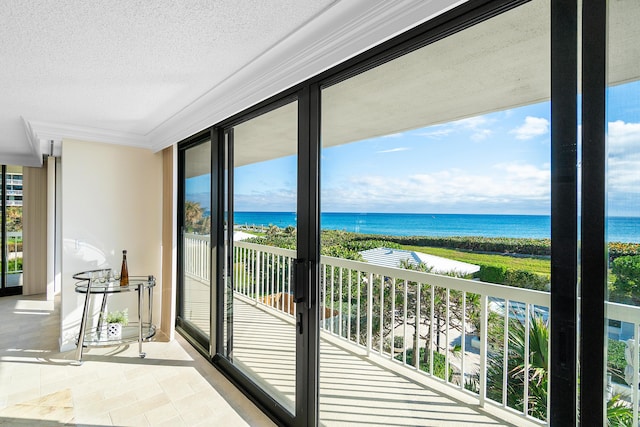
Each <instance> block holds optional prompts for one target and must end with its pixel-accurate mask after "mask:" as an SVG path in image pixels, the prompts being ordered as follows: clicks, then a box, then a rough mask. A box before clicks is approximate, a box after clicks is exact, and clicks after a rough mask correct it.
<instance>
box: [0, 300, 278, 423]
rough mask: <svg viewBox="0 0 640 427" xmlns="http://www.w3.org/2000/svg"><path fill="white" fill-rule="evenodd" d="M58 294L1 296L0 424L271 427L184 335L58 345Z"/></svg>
mask: <svg viewBox="0 0 640 427" xmlns="http://www.w3.org/2000/svg"><path fill="white" fill-rule="evenodd" d="M56 308H57V305H56V304H55V303H54V302H53V301H46V300H43V297H42V296H35V297H23V296H15V297H3V298H0V426H11V425H17V426H63V425H64V426H172V427H173V426H218V425H219V426H243V425H249V426H272V425H274V424H273V423H272V422H271V421H270V420H269V419H268V418H267V417H266V416H265V415H264V414H263V413H262V412H261V411H260V410H258V408H257V407H256V406H255V405H253V404H252V403H251V402H250V401H249V400H248V399H247V398H246V397H245V396H244V395H243V394H242V393H241V392H240V391H239V390H238V389H237V388H235V387H234V386H233V385H232V384H231V383H229V381H227V380H226V379H225V378H224V377H223V376H222V375H221V374H220V373H219V372H218V371H217V370H216V369H215V368H214V367H213V366H211V365H210V364H209V363H208V362H207V361H206V360H205V359H204V358H203V357H201V356H200V355H199V354H198V353H197V352H196V351H195V350H194V349H193V348H192V347H191V346H190V345H189V344H188V343H186V341H184V339H182V338H181V337H179V336H178V337H177V338H176V340H174V341H172V342H166V340H164V342H163V340H161V339H158V340H157V341H154V342H149V343H145V344H144V351H145V352H146V353H147V357H146V358H145V359H140V358H139V357H138V349H137V344H132V345H125V346H118V347H106V348H91V349H88V350H86V351H85V353H84V358H83V359H84V363H83V364H82V365H81V366H77V365H75V364H74V357H75V351H70V352H65V353H60V352H59V351H58V336H59V323H60V321H59V315H58V312H57V310H56Z"/></svg>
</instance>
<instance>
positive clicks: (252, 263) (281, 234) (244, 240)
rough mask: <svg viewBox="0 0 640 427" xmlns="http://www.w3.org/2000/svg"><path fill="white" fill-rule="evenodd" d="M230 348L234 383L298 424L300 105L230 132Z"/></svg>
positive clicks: (226, 302)
mask: <svg viewBox="0 0 640 427" xmlns="http://www.w3.org/2000/svg"><path fill="white" fill-rule="evenodd" d="M223 140H224V150H223V151H224V163H225V168H224V169H225V173H224V175H225V178H224V190H223V192H224V202H223V204H224V229H225V234H224V236H225V238H224V278H223V281H224V282H223V283H224V285H223V286H224V297H223V304H222V306H223V310H224V313H223V316H222V318H223V323H224V339H223V348H221V349H219V354H221V355H222V357H223V358H224V360H225V362H226V363H228V365H227V366H228V368H229V370H230V371H231V372H232V375H235V376H237V378H238V379H239V381H242V382H244V383H245V384H247V387H248V388H249V389H250V390H251V391H252V392H253V393H256V394H257V395H258V398H259V399H261V401H262V402H265V403H266V404H269V405H272V406H273V407H275V408H276V409H275V411H276V413H277V416H278V418H280V419H283V420H287V423H292V422H295V421H294V420H295V419H296V415H297V413H298V412H299V411H298V410H297V407H296V404H297V403H298V392H299V378H300V377H299V373H298V366H297V363H298V356H299V354H298V346H299V344H298V343H299V340H300V339H301V336H302V334H303V329H302V327H301V326H300V318H301V316H302V315H303V313H302V312H301V311H300V307H299V304H297V303H296V298H295V296H294V294H295V292H296V285H299V284H300V283H301V280H302V278H301V277H296V275H295V274H294V270H295V269H296V265H297V263H298V258H299V256H298V250H297V245H298V239H297V230H298V208H297V203H298V191H299V187H298V167H299V166H298V163H299V156H298V102H297V101H288V102H286V103H284V105H280V106H277V107H275V108H274V107H271V108H269V109H268V110H267V111H266V112H262V114H259V115H256V116H254V117H251V118H249V119H247V120H245V121H242V122H241V123H238V124H235V125H233V126H230V127H228V128H226V129H225V131H224V139H223Z"/></svg>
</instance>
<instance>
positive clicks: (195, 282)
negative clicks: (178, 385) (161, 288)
mask: <svg viewBox="0 0 640 427" xmlns="http://www.w3.org/2000/svg"><path fill="white" fill-rule="evenodd" d="M184 173H185V175H184V176H185V182H184V184H183V185H184V217H183V219H182V220H183V230H182V239H183V242H182V243H183V260H182V262H183V267H184V273H183V274H184V276H183V278H182V283H183V285H182V289H183V292H182V313H180V315H181V317H182V319H183V320H184V321H186V322H188V323H189V324H191V325H192V326H194V327H195V328H197V330H199V331H200V332H202V333H203V334H204V335H205V336H206V337H207V338H208V337H209V336H210V330H211V320H210V319H211V317H210V316H211V314H210V313H211V276H210V274H211V263H210V260H211V242H210V239H211V141H207V142H204V143H202V144H199V145H197V146H195V147H192V148H189V149H187V150H186V151H185V155H184Z"/></svg>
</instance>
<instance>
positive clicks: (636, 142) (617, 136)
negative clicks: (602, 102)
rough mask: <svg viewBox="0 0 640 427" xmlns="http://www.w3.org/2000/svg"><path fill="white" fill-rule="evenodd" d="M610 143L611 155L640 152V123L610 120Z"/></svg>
mask: <svg viewBox="0 0 640 427" xmlns="http://www.w3.org/2000/svg"><path fill="white" fill-rule="evenodd" d="M608 145H609V156H619V155H624V154H627V153H629V152H636V153H638V152H640V123H625V122H623V121H622V120H617V121H615V122H609V126H608Z"/></svg>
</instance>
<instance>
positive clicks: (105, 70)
mask: <svg viewBox="0 0 640 427" xmlns="http://www.w3.org/2000/svg"><path fill="white" fill-rule="evenodd" d="M331 3H333V0H312V1H311V0H307V1H300V0H280V1H277V2H258V1H251V0H215V1H212V0H200V1H198V0H195V1H191V0H162V1H149V0H144V1H143V0H112V1H109V2H98V1H87V0H65V1H60V2H57V1H45V0H43V1H34V0H23V1H15V0H8V1H7V2H3V5H2V11H1V12H0V40H2V43H0V58H1V59H0V62H1V63H2V66H1V67H0V93H2V99H0V151H1V152H2V153H3V154H7V153H14V154H17V153H20V152H21V149H22V148H23V147H22V146H23V145H24V142H25V130H24V126H23V124H22V120H21V117H24V118H25V119H26V120H30V121H43V122H48V123H60V124H64V125H75V126H82V127H88V128H97V129H104V130H113V131H118V132H125V133H132V134H134V135H141V136H144V135H147V134H149V132H151V131H152V130H153V129H154V128H156V127H157V126H158V125H160V124H161V123H163V122H164V121H165V120H167V119H169V118H170V117H171V116H172V115H173V114H175V113H176V112H177V111H180V110H181V109H182V108H184V107H185V106H187V105H189V104H190V103H192V102H193V101H194V100H196V99H197V98H198V97H200V96H201V95H202V94H203V93H205V92H207V91H209V90H210V89H212V87H214V86H215V85H217V84H220V82H222V81H224V79H225V78H227V77H229V76H230V75H232V74H233V73H234V72H236V71H237V70H239V69H240V68H242V67H243V66H245V65H246V64H247V63H249V62H250V61H251V60H253V59H254V58H256V57H257V56H258V55H260V54H262V53H264V52H265V51H267V50H269V48H271V47H272V46H274V45H276V44H277V43H278V42H279V41H281V40H283V39H284V38H286V37H287V36H288V35H289V34H290V33H292V32H294V31H295V30H296V29H297V28H298V27H300V26H302V25H304V24H305V23H306V22H308V21H309V20H311V19H313V18H314V17H315V16H316V15H318V14H321V13H322V11H323V10H324V9H325V8H327V7H328V6H330V5H331Z"/></svg>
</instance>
